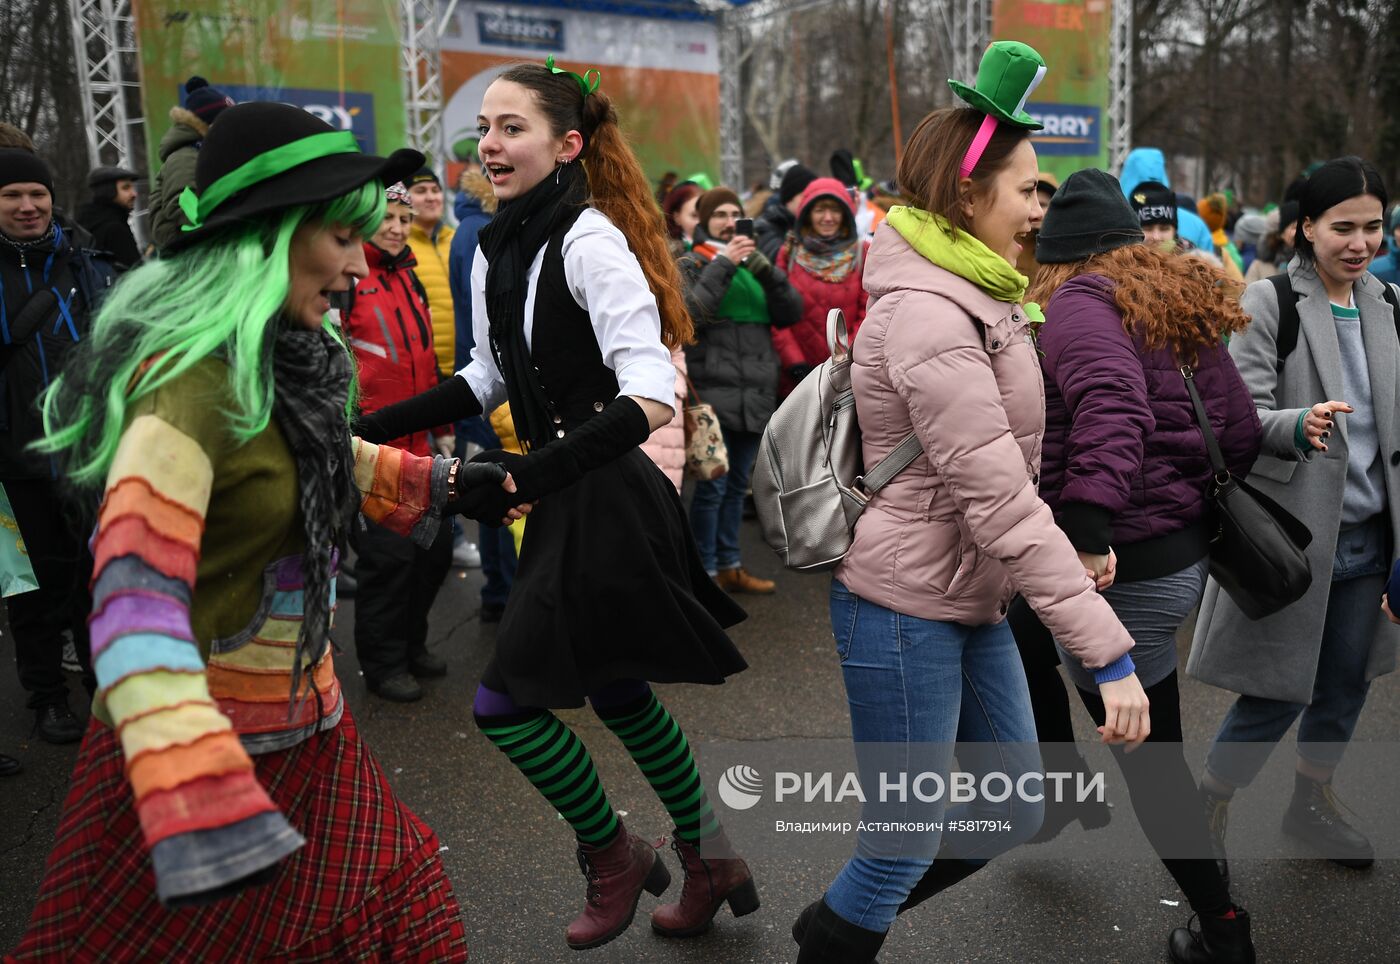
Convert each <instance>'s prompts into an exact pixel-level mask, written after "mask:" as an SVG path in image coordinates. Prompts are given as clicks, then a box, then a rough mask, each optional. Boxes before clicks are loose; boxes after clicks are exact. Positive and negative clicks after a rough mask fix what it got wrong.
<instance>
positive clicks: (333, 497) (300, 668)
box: [272, 321, 358, 719]
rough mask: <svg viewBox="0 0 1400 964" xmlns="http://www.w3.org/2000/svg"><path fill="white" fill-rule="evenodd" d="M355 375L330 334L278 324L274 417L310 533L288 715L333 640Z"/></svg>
mask: <svg viewBox="0 0 1400 964" xmlns="http://www.w3.org/2000/svg"><path fill="white" fill-rule="evenodd" d="M352 377H353V370H352V368H351V364H350V355H349V353H348V352H346V350H345V348H344V346H342V345H341V344H340V342H338V341H336V340H335V338H334V337H333V336H332V335H331V334H330V333H329V332H328V331H326V330H325V329H324V328H317V329H315V330H311V329H308V328H301V327H294V326H293V325H292V324H291V323H289V322H286V321H283V322H281V323H280V326H279V328H278V331H277V337H276V342H275V344H274V346H273V351H272V379H273V390H274V394H273V400H272V414H273V416H274V417H275V418H276V419H277V424H278V425H279V426H281V428H282V434H283V435H285V436H286V437H287V445H288V446H289V447H290V448H291V450H292V457H293V458H294V459H295V460H296V464H297V487H298V489H299V490H300V502H301V515H302V525H303V527H304V531H305V534H306V551H305V553H304V554H303V555H302V562H301V574H302V599H303V603H302V622H301V629H300V630H299V631H298V633H297V645H296V665H295V666H294V667H293V668H292V701H293V704H294V705H292V706H289V707H288V719H291V717H292V716H293V715H294V714H295V712H296V710H297V709H298V708H299V707H300V705H301V702H300V700H298V699H297V692H298V690H300V689H301V681H302V675H303V674H306V676H307V677H308V679H309V678H311V669H312V667H314V666H315V665H316V664H317V662H319V661H320V659H321V657H322V656H324V655H325V653H326V647H327V645H328V644H329V641H330V583H331V563H332V551H333V549H334V548H335V546H336V545H337V544H338V543H339V542H340V539H341V537H342V535H343V534H344V529H345V520H346V518H347V516H348V509H349V507H350V506H352V505H354V504H355V503H356V502H357V501H358V494H357V490H356V488H355V476H354V467H355V457H354V454H353V453H352V451H351V449H350V426H349V422H348V421H347V420H346V417H345V404H346V401H347V399H348V398H349V397H350V380H351V378H352ZM314 688H315V687H314V683H313V685H312V687H311V689H314ZM309 692H310V690H308V693H309ZM318 702H319V699H318Z"/></svg>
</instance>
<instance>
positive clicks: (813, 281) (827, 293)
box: [773, 177, 870, 397]
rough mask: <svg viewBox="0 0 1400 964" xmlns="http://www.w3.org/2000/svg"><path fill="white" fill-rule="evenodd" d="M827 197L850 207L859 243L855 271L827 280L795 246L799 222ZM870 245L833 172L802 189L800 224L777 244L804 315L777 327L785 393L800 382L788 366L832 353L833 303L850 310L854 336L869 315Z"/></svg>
mask: <svg viewBox="0 0 1400 964" xmlns="http://www.w3.org/2000/svg"><path fill="white" fill-rule="evenodd" d="M823 198H827V199H830V200H833V201H836V202H838V203H840V204H841V206H842V209H843V210H844V211H845V212H846V216H845V218H844V220H845V223H846V230H848V231H849V232H850V237H851V238H852V239H853V242H852V243H853V244H855V245H856V264H855V267H854V268H853V269H852V270H851V272H850V273H849V274H848V275H846V277H845V278H843V279H842V280H840V281H835V282H832V281H825V280H823V279H822V278H819V277H817V276H816V275H814V274H811V273H810V272H808V271H807V270H806V269H804V268H803V267H802V265H801V263H800V262H798V261H797V258H796V255H797V252H796V250H795V246H796V245H798V244H801V243H802V242H801V240H800V239H799V238H798V236H797V230H798V227H797V225H801V224H803V223H808V222H807V218H808V214H809V212H810V210H811V208H812V206H813V205H814V204H816V203H817V201H819V200H821V199H823ZM869 247H870V243H869V242H868V241H863V240H861V239H860V237H859V231H858V229H857V227H856V221H855V211H854V210H853V209H852V207H851V195H850V194H849V193H848V192H847V191H846V189H845V187H844V186H842V184H841V182H840V181H838V180H836V179H835V178H830V177H821V178H817V179H816V180H815V181H813V182H812V183H811V184H810V185H808V186H807V190H806V191H804V192H803V194H802V209H801V211H800V212H799V213H798V215H797V220H796V224H795V225H794V227H793V230H792V231H791V232H790V233H789V234H788V237H787V239H786V240H785V241H784V242H783V245H782V247H781V248H779V250H778V267H779V268H781V269H783V271H785V272H786V273H787V276H788V281H790V282H792V286H793V287H794V288H796V289H797V293H798V294H799V295H801V296H802V318H801V319H800V320H799V321H798V322H797V324H795V325H793V326H792V327H791V328H781V329H776V330H775V331H774V332H773V348H774V349H775V350H776V351H777V353H778V362H779V364H780V365H781V366H782V379H781V384H780V386H779V391H780V394H781V395H782V396H784V397H786V396H787V395H788V393H790V392H791V391H792V390H793V388H794V387H795V386H796V384H797V383H796V382H795V381H794V380H793V378H792V376H791V374H789V370H790V369H791V368H792V367H793V366H794V365H810V366H816V365H820V364H821V363H822V362H824V361H826V360H827V359H828V358H830V357H831V352H830V350H828V348H827V344H826V316H827V312H829V311H830V310H831V309H832V308H840V309H841V310H842V311H843V312H844V313H845V315H846V329H847V331H848V332H849V333H850V336H851V338H855V336H856V332H857V331H859V330H860V323H861V322H862V321H863V320H865V302H866V294H865V287H864V284H863V281H862V277H863V274H864V265H865V254H866V251H867V249H868V248H869Z"/></svg>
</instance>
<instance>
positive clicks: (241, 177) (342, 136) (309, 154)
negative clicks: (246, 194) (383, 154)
mask: <svg viewBox="0 0 1400 964" xmlns="http://www.w3.org/2000/svg"><path fill="white" fill-rule="evenodd" d="M358 153H360V145H359V143H358V142H356V140H355V135H354V134H352V133H351V132H350V131H327V132H325V133H323V134H311V135H310V136H307V137H303V138H300V139H299V140H295V141H291V142H290V143H287V144H283V145H282V146H281V147H274V148H273V149H272V150H270V151H264V152H263V153H261V154H259V155H258V156H257V157H255V158H253V159H252V160H251V161H248V162H247V163H246V164H242V165H240V166H238V167H236V168H234V169H233V170H232V171H229V172H228V173H227V174H225V175H224V176H223V177H221V178H219V179H218V180H217V181H215V182H214V183H213V184H211V185H209V187H207V188H206V189H205V190H204V193H202V194H195V193H194V190H193V189H191V188H188V187H187V188H185V190H184V191H183V192H181V194H180V210H181V211H183V212H184V214H185V217H186V218H188V219H189V222H190V223H189V224H186V225H184V226H182V227H181V228H180V230H182V231H197V230H198V229H199V228H202V227H203V226H204V222H205V220H206V219H208V217H209V215H211V214H213V213H214V209H215V208H217V207H218V206H219V205H220V204H223V203H224V202H225V201H227V200H228V199H229V198H231V197H233V196H234V195H235V194H237V193H238V192H239V191H243V190H246V189H247V188H250V187H252V186H253V185H255V184H260V183H261V182H263V181H266V180H268V179H269V178H272V177H276V176H277V175H278V174H285V173H286V172H287V171H290V170H291V169H292V168H294V167H299V166H301V165H302V164H305V163H306V162H307V161H315V160H318V159H320V158H322V157H332V156H334V155H336V154H358Z"/></svg>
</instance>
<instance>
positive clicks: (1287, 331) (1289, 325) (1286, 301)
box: [1269, 271, 1302, 372]
mask: <svg viewBox="0 0 1400 964" xmlns="http://www.w3.org/2000/svg"><path fill="white" fill-rule="evenodd" d="M1269 284H1271V285H1273V286H1274V295H1275V297H1276V298H1277V299H1278V334H1277V336H1276V337H1275V339H1274V344H1275V346H1276V347H1277V349H1278V359H1277V360H1276V361H1275V362H1274V371H1275V372H1282V371H1283V363H1284V362H1285V361H1287V360H1288V356H1289V355H1291V354H1293V349H1295V348H1297V347H1298V327H1299V325H1300V324H1301V323H1302V322H1301V321H1300V320H1299V318H1298V299H1299V297H1301V296H1300V295H1299V294H1298V292H1296V291H1294V290H1293V282H1292V281H1290V280H1289V278H1288V272H1287V271H1283V272H1280V273H1279V274H1276V275H1274V276H1273V277H1271V278H1270V279H1269Z"/></svg>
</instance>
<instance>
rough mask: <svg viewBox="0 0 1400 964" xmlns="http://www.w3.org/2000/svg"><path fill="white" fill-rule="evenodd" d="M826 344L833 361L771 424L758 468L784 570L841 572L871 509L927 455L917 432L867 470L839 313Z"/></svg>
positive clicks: (762, 518)
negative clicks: (858, 522) (871, 504)
mask: <svg viewBox="0 0 1400 964" xmlns="http://www.w3.org/2000/svg"><path fill="white" fill-rule="evenodd" d="M826 344H827V347H828V348H829V349H830V350H831V357H830V358H829V359H827V360H826V361H824V362H822V363H821V364H820V365H818V366H817V367H816V368H815V369H813V370H812V371H811V372H810V373H809V374H808V375H807V377H806V378H804V379H802V381H801V382H800V383H798V385H797V387H796V388H795V389H793V392H792V394H791V395H789V396H788V397H787V398H786V399H785V400H784V401H783V404H782V405H780V406H779V407H778V410H777V411H776V412H774V413H773V417H772V418H771V419H769V421H768V427H767V428H765V429H764V430H763V440H762V442H761V444H760V445H759V449H758V459H757V461H756V462H755V463H754V468H753V501H754V506H755V508H756V509H757V510H758V521H759V523H760V524H761V525H762V527H763V538H764V540H765V541H766V542H767V543H768V545H769V546H771V547H772V549H773V551H774V552H776V553H777V554H778V557H779V558H781V559H782V560H783V565H785V566H787V568H789V569H795V570H797V571H799V572H822V571H824V570H827V569H834V568H835V567H836V565H837V563H839V562H840V561H841V560H842V559H843V558H845V556H846V553H847V552H849V551H850V548H851V536H852V530H854V528H855V524H856V519H858V518H859V517H860V514H861V512H863V511H864V510H865V506H866V504H867V503H869V502H870V500H871V498H872V497H873V496H874V495H875V493H876V492H879V491H880V489H882V488H883V487H884V486H885V484H886V483H888V482H889V481H890V479H892V478H894V477H895V476H896V475H898V474H899V473H900V472H902V471H904V469H905V468H907V467H908V466H909V464H910V463H911V462H913V461H914V460H915V459H916V458H918V457H919V454H920V453H922V452H923V446H922V445H921V444H920V443H919V439H918V437H917V436H916V435H915V434H914V433H913V432H910V433H909V434H908V435H906V436H905V437H904V438H903V439H901V440H900V443H899V444H898V445H896V446H895V447H894V449H893V450H892V451H891V452H890V454H889V455H888V456H886V457H885V458H883V459H881V460H880V462H879V464H878V465H875V466H873V467H872V468H871V469H870V471H868V472H863V470H862V461H861V460H862V456H861V445H860V425H859V423H858V422H857V421H856V399H855V395H854V393H853V392H852V391H851V341H850V337H849V335H848V334H847V331H846V318H845V316H844V315H843V314H842V312H841V309H839V308H833V309H831V311H830V312H828V313H827V316H826Z"/></svg>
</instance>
